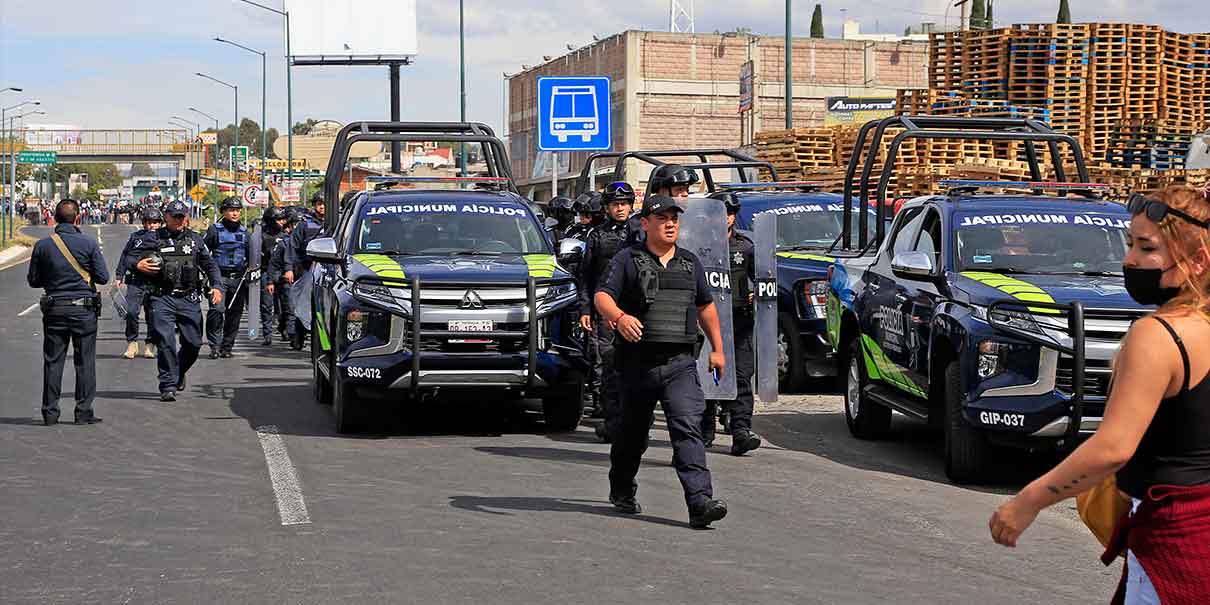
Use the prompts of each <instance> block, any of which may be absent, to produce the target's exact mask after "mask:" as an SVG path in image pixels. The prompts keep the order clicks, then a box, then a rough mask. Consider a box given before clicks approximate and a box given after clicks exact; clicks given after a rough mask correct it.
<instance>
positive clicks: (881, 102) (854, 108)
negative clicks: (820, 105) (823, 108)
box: [823, 97, 895, 126]
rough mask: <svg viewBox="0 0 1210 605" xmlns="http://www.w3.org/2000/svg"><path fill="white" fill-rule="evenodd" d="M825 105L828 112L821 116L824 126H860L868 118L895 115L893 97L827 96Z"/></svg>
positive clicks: (877, 118)
mask: <svg viewBox="0 0 1210 605" xmlns="http://www.w3.org/2000/svg"><path fill="white" fill-rule="evenodd" d="M827 107H828V112H827V113H826V114H825V115H824V118H823V123H824V126H838V125H842V124H853V125H858V126H860V125H861V124H865V123H866V122H869V121H870V120H881V119H883V118H889V117H891V116H893V115H895V98H894V97H889V98H881V97H877V98H875V97H828V104H827Z"/></svg>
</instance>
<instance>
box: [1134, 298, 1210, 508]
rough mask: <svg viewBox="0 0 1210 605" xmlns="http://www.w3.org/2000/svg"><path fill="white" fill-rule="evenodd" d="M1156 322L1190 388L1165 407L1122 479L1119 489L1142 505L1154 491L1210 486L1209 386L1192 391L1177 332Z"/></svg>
mask: <svg viewBox="0 0 1210 605" xmlns="http://www.w3.org/2000/svg"><path fill="white" fill-rule="evenodd" d="M1152 317H1155V319H1156V321H1159V322H1160V324H1161V325H1163V326H1164V328H1165V329H1167V330H1168V333H1169V334H1171V335H1172V339H1173V340H1175V341H1176V348H1177V349H1179V350H1180V352H1181V361H1183V362H1184V364H1185V382H1184V384H1182V385H1181V390H1180V392H1179V393H1177V394H1176V395H1174V396H1172V397H1168V398H1166V399H1163V400H1161V401H1160V407H1159V409H1157V410H1156V412H1155V417H1154V418H1153V419H1152V420H1151V426H1148V427H1147V432H1146V433H1144V434H1143V440H1142V441H1140V442H1139V447H1138V449H1137V450H1136V451H1135V452H1134V456H1132V457H1131V458H1130V461H1129V462H1127V463H1126V466H1124V467H1122V469H1121V470H1119V471H1118V474H1117V482H1118V488H1119V489H1121V490H1122V491H1124V492H1126V493H1127V494H1130V495H1131V496H1133V497H1135V498H1139V499H1143V498H1144V497H1145V496H1146V494H1147V490H1148V489H1149V488H1150V487H1152V486H1154V485H1179V486H1183V487H1190V486H1195V485H1206V484H1210V380H1207V379H1206V378H1203V379H1202V380H1201V381H1200V382H1199V383H1198V384H1197V386H1195V387H1193V388H1192V389H1190V388H1189V353H1188V352H1187V351H1186V350H1185V343H1183V342H1182V341H1181V337H1180V336H1179V335H1177V333H1176V330H1173V329H1172V326H1171V325H1170V324H1169V323H1168V322H1166V321H1164V320H1163V319H1161V318H1159V317H1156V316H1154V315H1153V316H1152Z"/></svg>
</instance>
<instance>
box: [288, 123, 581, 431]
mask: <svg viewBox="0 0 1210 605" xmlns="http://www.w3.org/2000/svg"><path fill="white" fill-rule="evenodd" d="M439 126H441V127H440V128H438V127H436V126H434V125H426V124H407V123H365V124H352V125H350V126H348V127H346V128H345V129H344V130H342V131H341V133H340V134H339V135H338V137H337V143H336V147H337V149H336V151H335V152H334V154H333V163H335V164H337V165H336V166H329V171H328V174H341V173H342V170H341V166H340V164H343V163H344V161H346V158H347V153H348V147H349V145H351V144H353V143H355V142H358V141H365V140H370V141H404V142H411V141H422V140H423V141H438V142H441V141H448V142H460V143H479V144H480V145H482V147H483V155H484V156H486V159H487V162H488V165H489V167H490V168H491V174H489V175H487V176H472V177H466V178H460V177H443V178H440V177H439V178H434V177H419V178H409V177H399V178H398V179H397V181H398V183H399V184H400V185H401V186H402V187H406V188H402V189H400V188H393V189H385V190H378V191H366V192H360V193H357V194H356V195H355V196H353V197H352V198H350V199H348V200H346V202H345V204H343V207H342V209H341V211H340V213H339V216H338V217H333V220H332V221H331V222H332V223H333V226H332V227H331V230H330V233H331V234H332V237H328V238H321V239H318V240H316V241H313V242H312V243H311V244H310V245H309V246H308V248H307V253H308V255H310V256H311V257H312V258H314V259H315V260H317V261H319V262H318V263H317V265H319V267H320V268H319V269H318V270H317V272H316V286H315V288H314V291H313V296H312V301H313V305H314V314H315V330H314V338H312V361H313V364H314V368H315V369H314V387H315V397H316V398H317V399H318V400H319V401H321V402H331V403H333V406H334V411H335V416H336V423H337V428H338V430H339V431H341V432H350V431H357V430H359V429H364V428H366V427H367V425H368V423H369V421H370V420H371V418H370V416H369V413H370V410H371V409H372V408H371V401H373V400H386V401H388V402H391V403H393V404H398V405H406V404H407V403H408V402H413V401H415V400H416V399H418V398H419V397H420V396H423V395H431V394H434V393H436V392H437V391H439V390H440V391H455V392H464V393H465V394H467V395H469V396H471V397H474V398H476V399H478V400H480V401H488V402H494V401H499V402H504V401H507V400H510V399H511V400H515V399H519V398H522V397H525V398H538V399H541V400H542V408H543V409H542V411H543V415H544V418H545V420H546V423H547V424H548V426H550V428H551V429H553V430H572V429H574V428H575V427H576V426H577V425H578V423H579V420H580V414H581V409H582V404H581V400H582V385H583V382H584V380H583V377H584V375H585V372H586V370H587V364H586V362H585V359H584V356H583V354H582V352H581V351H582V347H581V345H580V344H579V343H577V342H575V341H573V340H572V339H571V336H570V334H571V329H572V326H573V325H574V324H575V318H576V315H577V314H578V310H577V308H576V306H575V303H576V286H575V282H574V280H573V278H572V276H571V275H570V274H568V273H567V272H566V271H564V270H563V269H562V268H561V267H560V266H559V263H558V262H556V258H555V251H554V250H553V249H552V247H551V244H550V242H549V241H548V239H547V238H546V237H545V235H544V232H543V226H542V225H541V224H540V223H539V221H538V220H537V217H536V216H535V215H534V214H533V212H532V210H531V209H530V207H529V204H528V203H527V201H526V200H525V199H523V198H522V197H521V196H519V195H518V194H517V193H516V192H515V190H514V189H513V185H512V181H511V177H510V174H509V172H508V160H507V156H506V155H505V153H504V148H503V145H502V144H501V143H500V141H499V140H498V139H496V138H495V136H494V135H493V134H492V132H491V130H490V129H489V128H488V127H487V126H484V125H481V124H443V125H439ZM342 153H343V154H344V155H341V154H342ZM338 156H340V157H339V158H338ZM337 160H339V162H337ZM333 168H335V170H333ZM442 186H453V187H454V188H453V189H448V188H447V189H442V188H440V187H442ZM468 186H469V187H473V189H464V188H463V187H468ZM328 195H329V198H328V199H334V198H335V195H334V192H328Z"/></svg>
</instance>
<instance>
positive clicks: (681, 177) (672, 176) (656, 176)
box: [647, 164, 697, 193]
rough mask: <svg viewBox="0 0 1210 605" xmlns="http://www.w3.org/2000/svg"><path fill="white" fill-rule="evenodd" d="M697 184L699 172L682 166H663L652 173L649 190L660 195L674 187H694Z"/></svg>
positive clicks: (648, 182)
mask: <svg viewBox="0 0 1210 605" xmlns="http://www.w3.org/2000/svg"><path fill="white" fill-rule="evenodd" d="M696 183H697V172H695V171H693V170H690V169H688V168H685V167H684V166H681V165H680V164H661V165H659V166H656V167H655V169H654V170H652V171H651V176H650V177H648V179H647V190H648V191H650V192H652V193H658V192H659V191H660V190H662V189H672V188H673V187H677V186H682V187H692V186H693V185H694V184H696Z"/></svg>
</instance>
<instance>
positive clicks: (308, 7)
mask: <svg viewBox="0 0 1210 605" xmlns="http://www.w3.org/2000/svg"><path fill="white" fill-rule="evenodd" d="M286 11H287V12H289V13H290V54H291V55H292V56H293V62H294V64H295V65H357V64H362V65H367V64H382V63H389V62H394V61H399V62H404V61H408V60H410V59H411V58H413V57H415V56H416V0H286Z"/></svg>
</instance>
